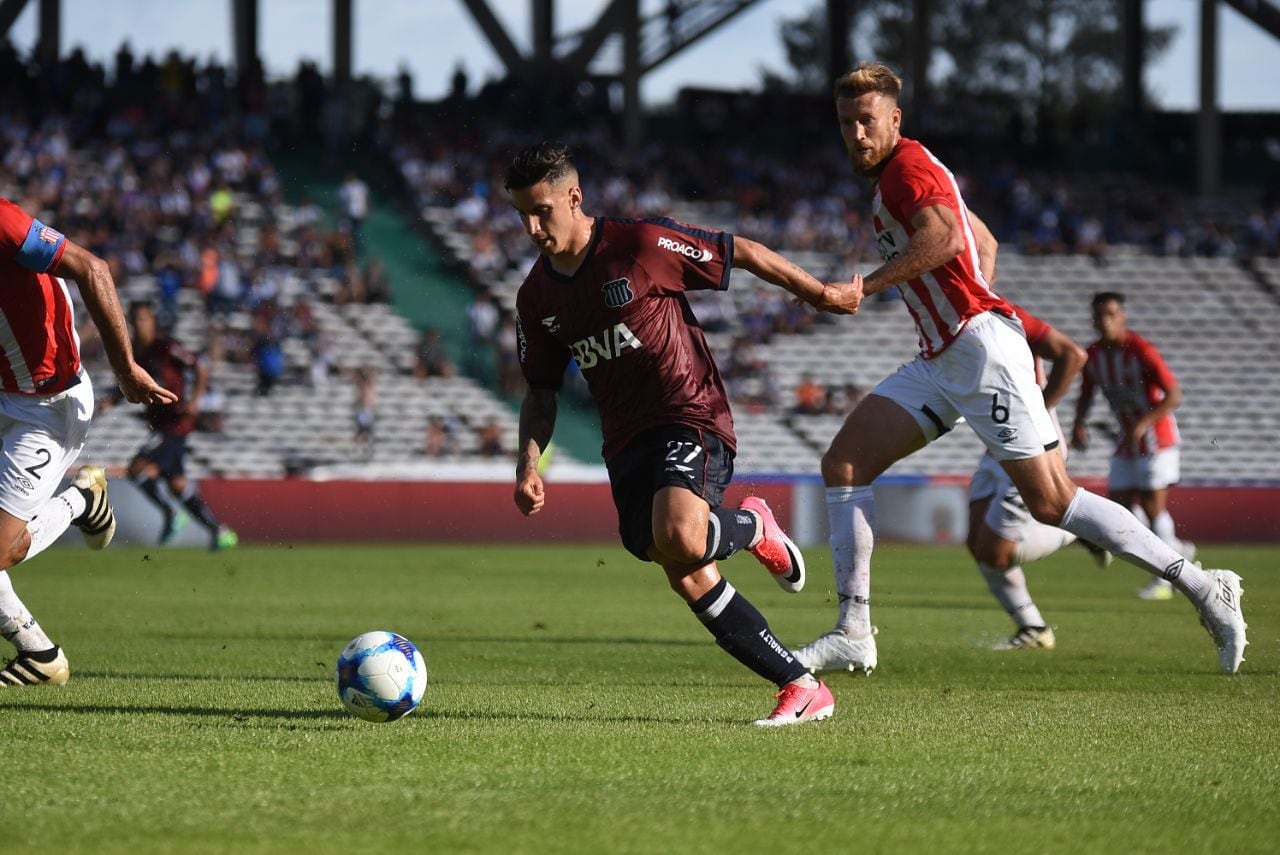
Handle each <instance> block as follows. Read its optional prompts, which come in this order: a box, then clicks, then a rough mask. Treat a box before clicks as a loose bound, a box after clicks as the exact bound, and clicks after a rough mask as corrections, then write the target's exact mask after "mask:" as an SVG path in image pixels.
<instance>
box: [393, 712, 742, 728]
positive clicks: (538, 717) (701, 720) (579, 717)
mask: <svg viewBox="0 0 1280 855" xmlns="http://www.w3.org/2000/svg"><path fill="white" fill-rule="evenodd" d="M766 712H767V711H766ZM413 718H416V719H428V720H430V719H446V720H450V721H512V722H519V721H546V722H553V723H554V722H561V723H564V724H592V723H595V724H734V725H741V724H743V723H744V722H746V721H748V719H747V718H746V717H745V716H744V717H742V718H731V717H728V716H692V715H686V716H675V715H636V714H617V715H615V714H608V713H592V712H591V711H590V710H589V709H588V710H585V711H583V712H581V713H545V712H505V711H503V710H438V709H427V710H426V711H425V712H419V713H416V714H414V715H413V716H410V717H408V718H406V719H405V721H409V720H410V719H413Z"/></svg>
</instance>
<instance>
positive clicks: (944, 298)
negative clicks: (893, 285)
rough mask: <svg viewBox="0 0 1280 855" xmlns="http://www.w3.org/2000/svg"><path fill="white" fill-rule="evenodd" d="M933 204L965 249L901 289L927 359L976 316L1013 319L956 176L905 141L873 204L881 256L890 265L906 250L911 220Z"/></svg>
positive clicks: (918, 146)
mask: <svg viewBox="0 0 1280 855" xmlns="http://www.w3.org/2000/svg"><path fill="white" fill-rule="evenodd" d="M933 205H942V206H945V207H947V208H950V209H951V213H953V214H954V215H955V217H956V219H957V220H958V221H959V222H960V224H961V225H962V226H963V227H964V250H963V251H962V252H960V254H959V255H957V256H956V257H955V258H953V259H951V260H950V261H948V262H947V263H946V264H943V265H942V266H941V267H936V268H934V269H933V270H930V271H929V272H928V273H924V274H922V275H921V276H919V277H918V278H916V279H910V280H908V281H906V282H903V283H901V284H900V285H898V293H899V294H900V295H902V299H903V301H904V302H906V304H907V310H908V311H909V312H911V317H912V319H913V320H914V321H915V323H916V332H917V333H918V334H919V336H920V353H921V354H922V355H923V356H924V358H925V359H931V358H933V357H935V356H937V355H938V354H939V353H941V352H942V351H943V350H945V349H946V348H947V346H948V345H949V344H951V342H953V341H954V340H955V338H956V336H957V335H959V334H960V331H961V330H963V329H964V327H965V325H966V324H967V323H968V322H969V319H970V318H972V317H974V316H975V315H978V314H981V313H982V312H986V311H995V312H998V313H999V314H1002V315H1005V316H1006V317H1012V316H1013V310H1012V309H1011V308H1010V307H1009V304H1008V303H1007V302H1005V300H1004V298H1003V297H1000V296H999V295H997V294H996V293H995V292H994V291H992V290H991V286H990V285H989V284H988V283H987V280H986V279H985V278H984V277H983V275H982V270H981V268H980V267H979V265H978V241H977V239H976V238H975V237H974V234H973V225H972V224H971V223H970V222H969V209H968V208H966V207H965V204H964V200H963V199H962V198H961V197H960V187H959V186H958V185H957V184H956V179H955V176H954V175H952V174H951V171H950V170H948V169H947V168H946V167H945V166H943V165H942V161H940V160H938V159H937V158H936V157H934V156H933V155H932V154H931V153H930V152H929V150H928V149H927V148H925V147H924V146H923V145H921V144H920V143H918V142H916V141H915V140H911V139H907V138H906V137H903V138H902V139H900V140H898V144H897V145H896V146H895V147H894V149H893V153H892V154H891V155H889V163H888V165H887V166H885V168H884V172H882V173H881V174H880V179H879V180H878V181H877V182H876V190H875V196H874V197H873V199H872V200H871V213H872V222H873V223H874V225H875V229H876V243H877V244H879V248H880V257H881V258H883V259H884V260H885V261H886V262H887V261H889V260H891V259H893V258H894V257H896V256H897V255H899V254H900V253H901V252H902V251H903V250H904V249H906V246H907V242H908V241H910V240H911V236H912V235H913V234H915V227H914V226H912V225H911V218H912V217H914V216H915V215H916V214H918V213H919V212H920V211H921V210H923V209H924V208H928V207H931V206H933Z"/></svg>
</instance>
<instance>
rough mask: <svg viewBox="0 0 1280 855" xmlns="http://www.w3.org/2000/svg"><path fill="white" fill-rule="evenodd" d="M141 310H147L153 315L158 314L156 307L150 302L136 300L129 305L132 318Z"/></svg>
mask: <svg viewBox="0 0 1280 855" xmlns="http://www.w3.org/2000/svg"><path fill="white" fill-rule="evenodd" d="M139 309H146V310H147V311H148V312H150V313H151V314H153V315H154V314H155V313H156V307H155V306H154V305H153V304H152V302H151V301H150V300H134V301H133V302H131V303H130V304H129V314H130V316H132V315H133V313H134V312H136V311H138V310H139Z"/></svg>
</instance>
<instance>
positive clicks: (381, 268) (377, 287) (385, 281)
mask: <svg viewBox="0 0 1280 855" xmlns="http://www.w3.org/2000/svg"><path fill="white" fill-rule="evenodd" d="M364 291H365V302H366V303H390V302H391V293H392V292H391V277H390V276H388V275H387V266H386V265H385V264H383V263H382V259H381V258H376V257H370V258H369V262H368V263H367V264H366V265H365V268H364Z"/></svg>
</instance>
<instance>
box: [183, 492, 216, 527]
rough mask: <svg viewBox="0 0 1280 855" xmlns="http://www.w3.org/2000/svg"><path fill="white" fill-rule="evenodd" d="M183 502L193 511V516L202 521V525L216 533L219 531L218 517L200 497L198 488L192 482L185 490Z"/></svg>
mask: <svg viewBox="0 0 1280 855" xmlns="http://www.w3.org/2000/svg"><path fill="white" fill-rule="evenodd" d="M182 504H183V506H184V507H185V508H186V509H187V510H188V511H190V512H191V516H193V517H195V518H196V519H197V520H199V521H200V524H201V525H202V526H204V527H205V528H207V529H209V531H211V532H214V533H216V532H217V531H218V518H217V517H215V516H214V515H213V511H211V510H209V506H208V505H206V504H205V503H204V499H202V498H200V494H199V493H197V492H196V488H195V487H192V486H191V485H190V484H188V485H187V489H186V490H185V491H183V495H182Z"/></svg>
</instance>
